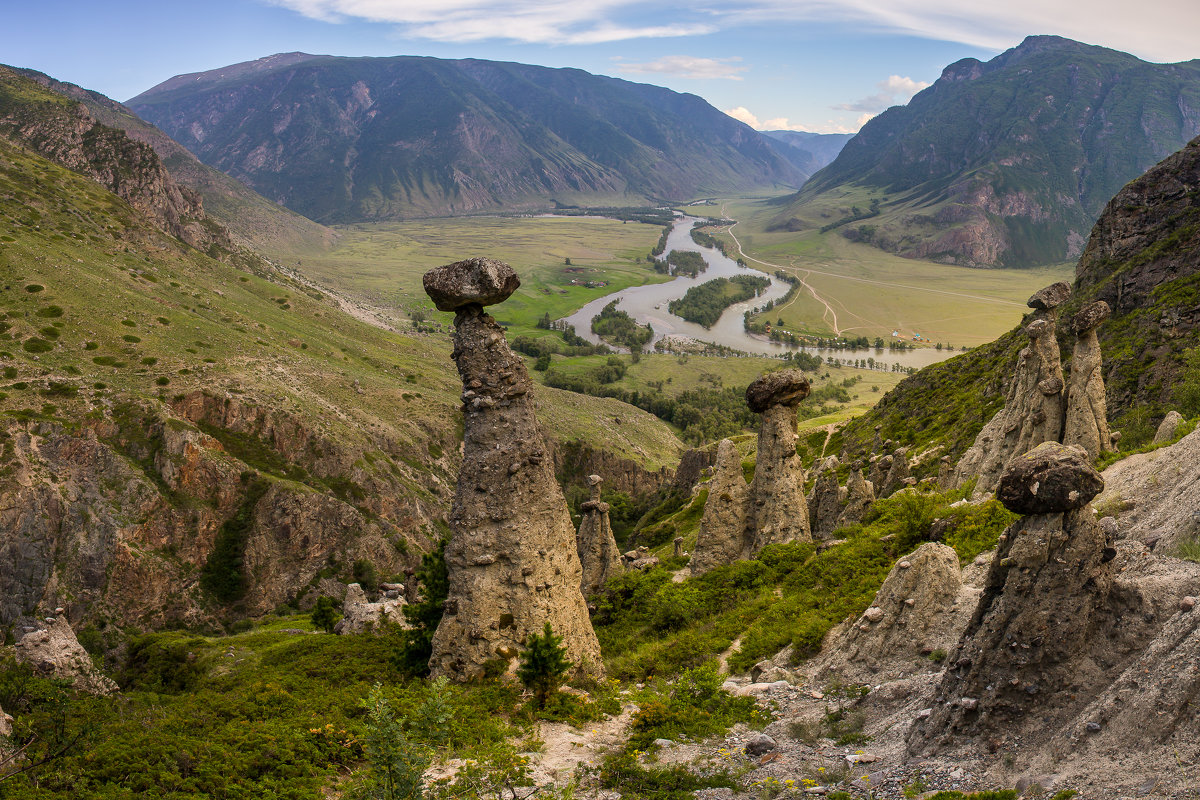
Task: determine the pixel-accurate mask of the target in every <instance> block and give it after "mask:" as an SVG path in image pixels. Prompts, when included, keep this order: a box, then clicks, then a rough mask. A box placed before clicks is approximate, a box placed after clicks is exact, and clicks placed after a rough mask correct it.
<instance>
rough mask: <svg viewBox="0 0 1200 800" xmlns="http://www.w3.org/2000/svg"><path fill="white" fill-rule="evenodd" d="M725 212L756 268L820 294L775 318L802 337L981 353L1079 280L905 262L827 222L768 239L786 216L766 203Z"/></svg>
mask: <svg viewBox="0 0 1200 800" xmlns="http://www.w3.org/2000/svg"><path fill="white" fill-rule="evenodd" d="M852 201H854V202H852ZM845 203H846V204H849V205H860V206H861V207H862V208H866V207H868V204H869V199H868V198H867V196H866V195H864V196H863V197H862V198H857V200H856V199H855V198H848V199H846V200H845ZM721 209H723V210H724V215H725V216H727V217H730V218H733V219H737V220H739V223H738V225H737V226H735V227H734V228H733V231H732V235H730V233H729V232H728V231H727V230H724V229H722V231H721V232H720V233H719V235H720V237H721V238H723V239H725V240H726V241H727V242H728V243H729V244H730V245H733V244H734V236H736V239H737V241H738V242H740V244H741V246H742V249H743V251H744V252H745V253H746V254H747V255H748V256H750V258H748V259H747V261H748V262H749V263H750V264H751V265H752V266H754V267H757V268H759V269H764V270H767V271H774V270H775V269H783V270H785V271H786V272H789V273H791V274H793V275H797V276H798V277H800V278H801V279H802V280H803V281H804V282H805V283H806V284H808V286H810V287H811V291H810V290H806V289H802V291H801V292H799V293H798V294H797V296H796V298H795V299H794V300H793V301H792V302H790V303H789V304H787V305H785V306H782V307H780V308H776V309H772V310H771V311H770V312H769V313H768V314H767V315H765V319H768V320H769V321H770V322H771V323H772V324H777V322H778V320H779V319H782V320H783V326H784V328H786V329H788V330H791V331H794V332H797V333H811V334H816V335H824V336H828V335H831V334H835V333H836V334H838V335H843V336H863V335H865V336H869V337H871V338H875V337H876V336H881V337H883V338H884V339H885V341H886V340H887V339H889V338H890V335H891V332H892V331H893V330H898V331H899V332H900V333H901V334H902V335H903V336H904V337H905V338H906V339H908V340H910V341H911V338H912V335H913V334H914V333H919V334H921V336H922V338H923V339H925V340H927V341H929V342H933V343H936V342H942V343H943V344H949V345H953V346H954V347H955V348H958V347H962V346H967V347H973V346H975V345H978V344H983V343H985V342H990V341H992V340H993V339H995V338H996V337H997V336H999V335H1000V334H1002V333H1004V332H1005V331H1007V330H1009V329H1010V328H1012V327H1013V325H1015V324H1016V323H1017V322H1019V321H1020V319H1021V316H1022V314H1023V313H1024V312H1025V310H1026V308H1025V301H1026V300H1027V299H1028V298H1029V296H1030V295H1031V294H1033V293H1034V292H1035V291H1037V290H1038V289H1040V288H1042V287H1043V286H1046V285H1048V284H1051V283H1054V282H1055V281H1060V280H1066V281H1070V280H1071V279H1072V278H1073V275H1074V267H1073V265H1071V264H1061V265H1056V266H1052V267H1039V268H1034V269H976V268H971V267H959V266H953V265H948V264H936V263H933V262H930V261H918V260H914V259H907V258H901V257H899V256H896V255H893V254H891V253H886V252H884V251H882V250H878V249H876V248H874V247H871V246H869V245H864V244H857V243H855V242H851V241H849V240H847V239H846V238H845V237H843V236H842V235H841V232H840V229H834V230H830V231H826V232H821V229H820V227H819V226H818V225H817V223H818V222H820V221H821V220H820V219H818V220H814V221H813V227H810V228H807V229H805V230H801V231H770V232H768V231H767V230H766V227H767V225H768V223H769V222H770V221H771V220H772V218H773V217H774V215H775V214H777V213H778V207H777V206H773V205H770V204H769V203H768V201H767V200H765V199H758V200H754V199H739V200H731V201H729V202H727V203H725V204H724V205H722V206H720V207H718V208H717V211H719V210H721ZM708 210H709V211H710V212H712V211H714V209H713V208H711V207H709V208H708ZM839 213H840V212H838V211H837V210H835V209H830V210H829V211H828V212H827V216H828V217H829V218H830V219H831V220H832V219H834V218H835V217H837V215H838V214H839ZM822 219H823V218H822ZM709 230H714V229H709ZM730 252H731V253H735V252H736V247H733V248H732V249H731V251H730ZM762 262H766V263H765V264H764V263H762ZM768 265H770V266H768ZM814 293H815V295H814Z"/></svg>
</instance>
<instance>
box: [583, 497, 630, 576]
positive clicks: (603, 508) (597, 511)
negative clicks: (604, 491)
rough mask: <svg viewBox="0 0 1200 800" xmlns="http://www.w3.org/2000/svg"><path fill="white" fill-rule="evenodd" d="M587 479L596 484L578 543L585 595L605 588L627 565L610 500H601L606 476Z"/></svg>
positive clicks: (585, 504) (585, 508)
mask: <svg viewBox="0 0 1200 800" xmlns="http://www.w3.org/2000/svg"><path fill="white" fill-rule="evenodd" d="M587 480H588V485H589V486H590V487H592V497H591V499H590V500H585V501H584V503H583V506H582V507H581V510H582V511H583V519H582V520H581V521H580V523H579V541H578V544H579V563H580V565H581V566H582V567H583V579H582V583H581V585H580V588H581V589H582V590H583V593H584V595H591V594H596V593H597V592H599V591H600V590H601V589H603V588H604V584H605V583H606V582H607V581H608V579H609V578H615V577H616V576H617V575H620V574H622V573H623V572H625V566H624V564H623V563H622V561H621V552H620V551H619V550H618V549H617V540H616V539H615V538H614V537H613V532H612V523H611V522H610V521H609V518H608V509H609V506H608V503H605V502H604V501H602V500H601V499H600V484H601V483H602V482H603V480H604V479H603V478H601V477H600V476H599V475H589V476H588V479H587Z"/></svg>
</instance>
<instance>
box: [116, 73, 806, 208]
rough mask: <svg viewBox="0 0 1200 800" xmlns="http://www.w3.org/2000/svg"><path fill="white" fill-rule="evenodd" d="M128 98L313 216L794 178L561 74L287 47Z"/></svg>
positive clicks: (585, 76)
mask: <svg viewBox="0 0 1200 800" xmlns="http://www.w3.org/2000/svg"><path fill="white" fill-rule="evenodd" d="M128 105H129V107H130V108H132V109H133V110H134V111H135V112H136V113H137V114H138V115H140V116H141V117H142V118H144V119H146V120H148V121H150V122H152V123H153V124H154V125H156V126H158V127H159V128H161V129H162V130H163V131H165V132H166V133H167V134H168V135H170V136H171V137H172V138H173V139H175V140H176V141H178V142H179V143H180V144H182V145H183V146H184V147H186V148H188V149H189V150H190V151H192V152H193V153H195V154H196V156H198V157H199V158H200V160H201V161H203V162H204V163H206V164H208V165H210V166H213V167H216V168H217V169H220V170H221V171H223V172H225V173H228V174H229V175H231V176H233V177H234V178H237V179H238V180H241V181H243V182H244V183H246V184H247V185H249V186H251V187H253V188H254V189H255V190H257V191H258V192H260V193H261V194H263V195H264V196H266V197H268V198H270V199H272V200H274V201H276V202H278V203H280V204H282V205H285V206H287V207H288V208H290V209H292V210H294V211H296V212H298V213H301V214H303V215H304V216H306V217H308V218H310V219H313V220H316V221H318V222H323V223H324V222H330V223H332V222H355V221H370V220H386V219H400V218H406V217H414V216H438V215H447V214H463V213H471V212H478V211H486V210H493V209H497V208H501V207H503V208H523V209H545V208H551V207H553V206H554V204H555V203H556V202H558V203H562V204H578V203H584V204H587V203H592V204H595V203H606V204H612V203H625V204H629V203H644V202H647V201H649V200H683V199H688V198H692V197H695V196H696V195H698V194H706V193H720V192H729V191H743V190H749V189H754V188H759V187H764V186H774V185H778V184H784V185H791V186H799V185H800V184H801V183H802V182H803V181H804V179H805V178H806V177H807V173H806V172H803V171H801V170H798V169H797V168H796V167H795V166H793V165H792V164H791V163H790V162H789V161H788V159H786V158H784V157H783V155H781V152H780V148H779V147H778V145H777V144H776V143H775V142H773V141H772V140H770V139H767V138H766V137H764V136H762V135H761V134H759V133H758V132H756V131H754V130H752V129H751V128H749V127H748V126H746V125H744V124H742V123H740V122H737V121H736V120H733V119H731V118H730V117H728V116H726V115H725V114H723V113H721V112H720V111H718V110H717V109H715V108H713V107H712V106H710V105H709V104H708V103H706V102H704V101H703V100H701V99H700V98H699V97H696V96H694V95H689V94H679V93H676V92H672V91H670V90H667V89H662V88H659V87H656V86H649V85H645V84H638V83H631V82H629V81H623V80H618V79H615V78H607V77H602V76H597V75H591V74H589V73H586V72H583V71H581V70H577V69H548V68H545V67H537V66H528V65H524V64H513V63H501V62H494V61H480V60H475V59H464V60H459V61H449V60H442V59H436V58H417V57H395V58H337V57H333V56H310V55H306V54H303V53H289V54H284V55H276V56H270V57H268V58H264V59H260V60H258V61H253V62H248V63H244V64H236V65H233V66H231V67H227V68H224V69H220V70H212V71H209V72H202V73H196V74H191V75H181V76H178V77H175V78H172V79H170V80H168V81H166V82H164V83H162V84H159V85H158V86H156V87H154V88H152V89H150V90H148V91H146V92H143V93H142V94H140V95H138V96H137V97H135V98H133V99H132V100H130V101H128Z"/></svg>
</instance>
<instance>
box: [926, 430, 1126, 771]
mask: <svg viewBox="0 0 1200 800" xmlns="http://www.w3.org/2000/svg"><path fill="white" fill-rule="evenodd" d="M1041 480H1047V481H1048V482H1049V483H1050V484H1051V485H1052V487H1053V488H1050V487H1046V488H1041V487H1038V486H1037V485H1036V484H1038V483H1039V482H1040V481H1041ZM1017 482H1020V483H1021V484H1022V485H1021V487H1020V491H1017V490H1016V489H1015V488H1013V487H1014V485H1015V484H1016V483H1017ZM1100 483H1101V481H1100V478H1099V475H1098V474H1097V473H1096V472H1095V470H1093V469H1092V468H1091V466H1090V465H1089V464H1088V463H1087V460H1086V455H1084V454H1083V453H1082V451H1080V450H1079V449H1077V448H1071V447H1066V446H1064V445H1061V444H1058V443H1051V442H1047V443H1044V444H1042V445H1040V446H1039V447H1038V448H1036V449H1035V450H1033V451H1032V452H1030V453H1028V454H1027V455H1025V456H1022V457H1021V459H1020V463H1019V465H1018V466H1016V468H1015V469H1014V468H1013V467H1010V469H1009V470H1007V471H1006V472H1005V475H1004V477H1003V480H1002V487H1004V488H1003V489H1002V493H1001V500H1002V501H1003V502H1006V504H1007V502H1008V501H1007V500H1006V499H1005V498H1006V497H1016V498H1019V502H1018V503H1017V504H1016V505H1015V506H1014V505H1010V506H1009V508H1010V510H1016V511H1022V510H1025V509H1032V510H1033V511H1034V512H1035V513H1032V514H1031V515H1030V516H1026V517H1023V518H1022V519H1020V520H1019V521H1017V522H1016V523H1014V524H1013V525H1011V526H1010V527H1009V528H1008V529H1007V530H1006V531H1005V532H1004V534H1003V535H1001V537H1000V539H1001V541H1000V545H999V548H998V549H997V552H996V556H995V558H994V559H993V560H992V565H991V568H990V570H989V572H988V577H987V581H986V584H985V586H984V590H983V595H982V597H981V598H980V600H979V605H978V607H977V608H976V609H975V614H974V616H973V617H972V618H971V622H970V624H969V625H968V627H967V629H966V631H965V632H964V634H963V636H962V639H961V640H960V641H959V643H958V646H957V648H956V649H955V651H954V653H953V654H952V655H951V656H950V658H949V661H948V662H947V663H948V664H949V668H948V669H947V670H946V673H945V675H944V676H943V678H942V681H941V685H940V687H939V688H938V689H937V692H936V696H935V698H934V703H933V707H932V711H931V713H930V714H929V715H928V716H927V717H926V718H924V719H918V720H917V722H915V723H914V725H913V728H912V730H911V731H910V732H909V749H910V750H911V751H913V752H917V753H929V752H934V751H936V750H938V749H941V748H943V747H945V746H948V745H949V744H951V743H952V742H955V741H956V740H957V741H962V740H964V739H968V738H969V739H973V740H975V741H984V740H985V738H987V739H1003V738H1004V737H1011V736H1019V735H1020V734H1021V733H1022V731H1023V730H1025V728H1026V726H1028V725H1037V726H1039V727H1040V726H1042V725H1044V724H1045V718H1052V717H1054V716H1055V715H1059V718H1060V719H1061V718H1062V716H1061V715H1063V714H1067V713H1068V712H1069V710H1070V707H1071V705H1072V704H1075V705H1076V706H1078V705H1081V704H1082V701H1079V700H1077V699H1074V698H1077V697H1079V696H1081V695H1080V694H1078V693H1079V692H1080V687H1087V686H1088V685H1089V683H1093V682H1094V680H1095V678H1096V675H1097V674H1098V673H1099V672H1100V667H1098V666H1097V665H1096V663H1095V662H1094V661H1093V660H1092V658H1091V656H1090V653H1089V649H1090V647H1091V644H1092V640H1093V638H1094V637H1095V636H1096V635H1097V629H1098V628H1099V627H1100V626H1101V625H1103V624H1105V610H1106V605H1107V602H1108V595H1109V591H1110V589H1111V586H1112V583H1113V575H1114V570H1113V566H1112V563H1111V562H1112V559H1113V558H1114V556H1115V551H1114V550H1113V548H1112V547H1111V546H1110V542H1109V541H1108V540H1107V537H1106V534H1105V532H1104V530H1103V529H1102V527H1101V526H1100V525H1099V524H1098V523H1097V522H1096V518H1095V514H1094V513H1093V512H1092V510H1091V508H1090V507H1088V505H1087V504H1088V502H1089V501H1090V500H1091V499H1092V497H1093V496H1094V495H1095V493H1096V492H1097V491H1098V490H1099V484H1100ZM1030 498H1033V499H1032V500H1030ZM1043 508H1044V509H1047V510H1045V511H1042V510H1040V509H1043ZM977 737H984V738H977Z"/></svg>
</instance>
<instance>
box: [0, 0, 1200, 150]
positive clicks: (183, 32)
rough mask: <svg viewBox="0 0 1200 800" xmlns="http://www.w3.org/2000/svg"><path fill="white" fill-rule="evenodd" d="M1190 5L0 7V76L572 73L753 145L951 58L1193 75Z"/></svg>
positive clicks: (378, 0)
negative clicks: (299, 62) (336, 64)
mask: <svg viewBox="0 0 1200 800" xmlns="http://www.w3.org/2000/svg"><path fill="white" fill-rule="evenodd" d="M1197 30H1200V0H1141V1H1140V2H1137V3H1130V2H1128V0H1089V2H1087V3H1082V2H1080V0H1005V2H1003V3H998V2H988V3H983V2H980V0H690V2H688V3H687V4H685V6H683V7H679V6H671V5H668V4H663V3H648V2H646V0H570V1H569V2H563V1H562V0H204V1H203V2H196V1H195V0H153V1H149V0H71V1H68V0H39V2H37V3H30V2H24V0H0V63H7V64H11V65H14V66H20V67H31V68H33V69H37V70H40V71H42V72H45V73H47V74H49V75H51V76H53V77H55V78H58V79H60V80H65V81H70V82H72V83H77V84H79V85H81V86H84V87H86V88H88V89H93V90H95V91H98V92H102V93H103V94H106V95H108V96H109V97H112V98H114V99H116V100H122V101H124V100H128V99H129V98H131V97H133V96H134V95H137V94H138V93H140V92H142V91H144V90H146V89H149V88H150V87H152V86H154V85H156V84H158V83H160V82H162V81H164V80H166V79H168V78H170V77H172V76H175V75H179V74H183V73H189V72H201V71H204V70H209V69H215V68H218V67H223V66H228V65H229V64H234V63H238V62H241V61H251V60H254V59H256V58H261V57H263V56H267V55H272V54H274V53H284V52H293V51H300V52H305V53H313V54H322V55H325V54H328V55H343V56H393V55H426V56H437V57H440V58H484V59H494V60H499V61H519V62H522V63H527V64H541V65H544V66H549V67H577V68H579V69H584V70H587V71H588V72H593V73H597V74H602V75H611V76H613V77H617V78H624V79H627V80H632V81H638V82H642V83H653V84H656V85H659V86H666V87H669V88H671V89H674V90H676V91H680V92H690V93H692V94H697V95H699V96H701V97H703V98H704V99H705V100H707V101H708V102H709V103H711V104H712V105H714V106H716V107H717V108H719V109H721V110H722V111H724V112H726V113H728V114H730V115H731V116H734V117H736V118H738V119H740V120H742V121H743V122H746V123H747V124H749V125H751V126H752V127H755V128H759V129H762V130H768V129H785V128H787V129H793V130H807V131H814V132H818V133H851V132H854V131H857V130H858V128H860V127H861V126H862V125H863V123H865V122H866V121H867V120H868V119H870V118H871V117H872V116H873V115H875V114H877V113H879V112H880V111H882V110H883V109H885V108H887V107H888V106H892V105H898V104H903V103H905V102H907V101H908V99H909V98H911V96H912V95H913V94H914V93H916V92H917V91H920V90H921V89H922V88H924V87H925V86H927V85H929V84H930V83H932V82H933V81H935V80H936V79H937V78H938V76H939V75H940V74H941V71H942V69H943V68H944V67H945V66H946V65H948V64H951V63H953V62H955V61H957V60H959V59H962V58H978V59H980V60H987V59H989V58H992V57H993V56H995V55H997V54H998V53H1000V52H1002V51H1003V50H1005V49H1007V48H1009V47H1013V46H1015V45H1017V44H1019V43H1020V41H1021V40H1022V39H1023V38H1025V36H1027V35H1030V34H1056V35H1060V36H1066V37H1069V38H1072V39H1077V40H1079V41H1083V42H1087V43H1089V44H1097V45H1102V46H1105V47H1110V48H1113V49H1116V50H1123V51H1125V52H1128V53H1132V54H1134V55H1136V56H1138V57H1140V58H1143V59H1145V60H1147V61H1155V62H1175V61H1186V60H1190V59H1194V58H1200V37H1197V36H1196V31H1197Z"/></svg>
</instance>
